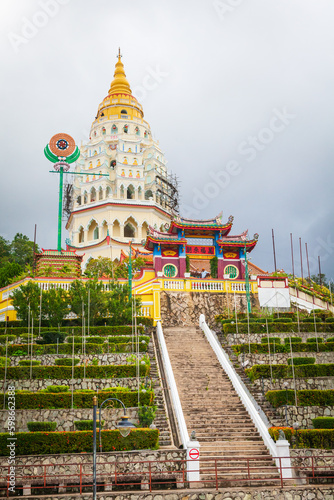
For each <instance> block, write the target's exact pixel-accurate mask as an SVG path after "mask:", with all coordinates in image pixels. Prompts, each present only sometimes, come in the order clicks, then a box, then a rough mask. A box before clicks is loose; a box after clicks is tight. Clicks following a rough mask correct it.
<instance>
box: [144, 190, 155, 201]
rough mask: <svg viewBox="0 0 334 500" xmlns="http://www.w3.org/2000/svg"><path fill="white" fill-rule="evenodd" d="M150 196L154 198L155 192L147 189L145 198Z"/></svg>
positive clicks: (147, 198)
mask: <svg viewBox="0 0 334 500" xmlns="http://www.w3.org/2000/svg"><path fill="white" fill-rule="evenodd" d="M150 198H153V193H152V191H151V190H150V189H148V190H147V191H145V200H149V199H150Z"/></svg>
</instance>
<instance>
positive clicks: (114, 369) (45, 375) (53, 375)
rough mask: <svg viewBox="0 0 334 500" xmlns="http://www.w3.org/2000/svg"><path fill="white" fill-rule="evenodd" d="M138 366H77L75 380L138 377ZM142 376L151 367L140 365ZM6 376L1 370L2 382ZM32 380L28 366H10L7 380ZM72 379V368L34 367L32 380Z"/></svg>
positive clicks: (0, 377) (0, 369) (147, 373)
mask: <svg viewBox="0 0 334 500" xmlns="http://www.w3.org/2000/svg"><path fill="white" fill-rule="evenodd" d="M136 369H137V367H136V365H134V364H133V365H103V366H86V367H84V366H75V367H74V370H73V371H74V378H83V377H84V374H85V376H86V378H123V377H136ZM139 370H140V376H141V377H145V376H147V375H149V373H150V367H149V365H147V364H145V365H141V364H140V365H139ZM4 376H5V369H4V368H0V380H3V379H4ZM29 378H30V368H29V367H27V366H22V367H18V366H10V367H9V368H7V379H11V380H27V379H29ZM70 378H72V367H71V366H34V367H33V368H32V379H39V380H41V379H43V380H45V379H58V380H61V379H70Z"/></svg>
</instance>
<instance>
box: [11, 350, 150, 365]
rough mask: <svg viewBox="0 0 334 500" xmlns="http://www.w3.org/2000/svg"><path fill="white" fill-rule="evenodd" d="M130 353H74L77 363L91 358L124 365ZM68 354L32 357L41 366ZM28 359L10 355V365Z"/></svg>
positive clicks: (28, 358)
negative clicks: (78, 360)
mask: <svg viewBox="0 0 334 500" xmlns="http://www.w3.org/2000/svg"><path fill="white" fill-rule="evenodd" d="M130 355H131V353H112V354H86V355H85V356H84V355H82V354H75V355H74V357H75V358H76V359H80V362H79V364H82V363H83V362H84V361H85V362H86V363H87V364H91V363H92V361H93V359H98V361H99V365H126V364H128V362H127V359H128V358H129V356H130ZM143 355H144V353H139V358H142V357H143ZM71 357H72V356H71V355H69V354H41V355H35V356H33V357H32V359H34V360H37V361H40V362H41V365H42V366H52V365H54V364H55V360H56V359H61V358H68V359H69V358H71ZM23 359H24V360H30V359H31V358H30V356H11V357H10V366H18V365H19V361H20V360H23Z"/></svg>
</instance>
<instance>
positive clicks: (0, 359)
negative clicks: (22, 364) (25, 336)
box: [0, 356, 10, 366]
mask: <svg viewBox="0 0 334 500" xmlns="http://www.w3.org/2000/svg"><path fill="white" fill-rule="evenodd" d="M9 365H10V359H8V358H7V366H9ZM0 366H6V358H5V357H2V356H1V357H0Z"/></svg>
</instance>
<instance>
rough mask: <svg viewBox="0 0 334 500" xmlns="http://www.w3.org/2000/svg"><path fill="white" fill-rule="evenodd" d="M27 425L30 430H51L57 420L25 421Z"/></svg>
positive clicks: (53, 428)
mask: <svg viewBox="0 0 334 500" xmlns="http://www.w3.org/2000/svg"><path fill="white" fill-rule="evenodd" d="M27 427H28V430H29V431H30V432H53V431H55V430H56V427H57V422H27Z"/></svg>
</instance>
